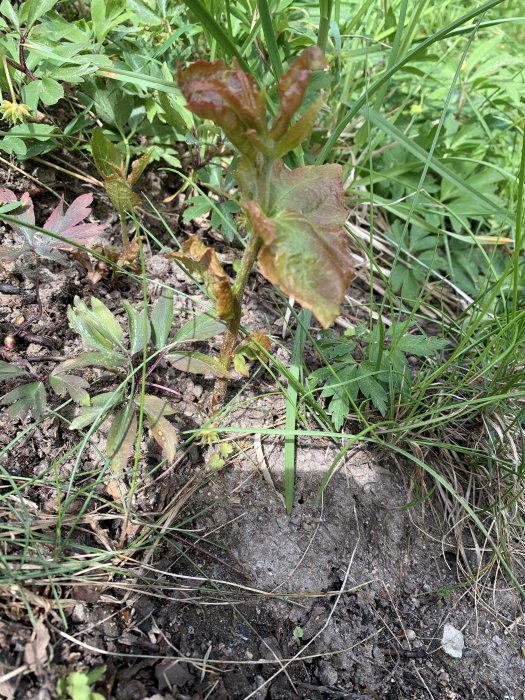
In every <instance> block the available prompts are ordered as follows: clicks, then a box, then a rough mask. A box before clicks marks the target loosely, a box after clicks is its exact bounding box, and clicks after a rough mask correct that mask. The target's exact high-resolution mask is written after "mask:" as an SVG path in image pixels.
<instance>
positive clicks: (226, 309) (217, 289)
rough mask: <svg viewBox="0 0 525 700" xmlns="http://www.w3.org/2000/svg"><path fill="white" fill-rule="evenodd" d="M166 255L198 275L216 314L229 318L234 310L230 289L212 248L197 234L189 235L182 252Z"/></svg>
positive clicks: (222, 317) (189, 271) (221, 317)
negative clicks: (202, 280) (204, 284)
mask: <svg viewBox="0 0 525 700" xmlns="http://www.w3.org/2000/svg"><path fill="white" fill-rule="evenodd" d="M166 257H167V258H170V259H172V260H176V261H177V262H179V263H180V264H181V265H182V267H183V268H184V269H185V270H186V272H188V273H189V274H198V275H200V276H201V277H202V278H203V279H204V281H205V283H206V286H207V289H208V292H209V293H210V294H211V296H212V297H213V298H214V300H215V306H216V309H217V316H218V317H219V318H220V319H224V320H226V319H229V318H231V316H232V315H233V311H234V307H233V304H234V302H233V295H232V290H231V287H230V283H229V281H228V275H227V274H226V273H225V272H224V269H223V267H222V265H221V263H220V262H219V258H218V257H217V253H216V252H215V251H214V250H213V248H209V247H208V246H206V245H205V244H204V243H203V242H202V241H201V240H199V239H198V238H197V236H190V238H188V240H187V241H185V242H184V244H183V246H182V252H176V253H168V254H167V255H166Z"/></svg>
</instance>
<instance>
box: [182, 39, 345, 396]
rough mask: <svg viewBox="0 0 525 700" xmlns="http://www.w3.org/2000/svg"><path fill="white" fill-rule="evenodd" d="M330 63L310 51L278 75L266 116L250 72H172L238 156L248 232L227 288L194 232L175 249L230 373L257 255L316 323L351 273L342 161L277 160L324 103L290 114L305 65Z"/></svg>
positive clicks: (218, 68) (328, 315) (218, 66)
mask: <svg viewBox="0 0 525 700" xmlns="http://www.w3.org/2000/svg"><path fill="white" fill-rule="evenodd" d="M325 67H326V60H325V58H324V55H323V53H322V51H321V50H320V49H319V48H318V47H315V46H312V47H310V48H308V49H306V50H305V51H304V52H303V53H302V54H301V55H300V56H299V57H298V58H297V59H296V61H295V62H294V63H293V64H292V65H291V66H290V68H289V70H288V71H287V72H286V73H284V74H283V75H282V76H281V78H280V79H279V83H278V94H279V99H280V105H279V109H278V111H277V114H276V116H275V117H274V118H273V120H271V122H270V121H269V119H268V115H267V110H266V102H265V98H264V94H263V93H261V92H260V91H259V88H258V86H257V83H256V80H255V78H254V77H253V76H252V75H250V74H249V73H245V72H244V71H242V70H240V69H239V67H238V65H237V64H236V63H235V62H234V64H233V67H231V68H230V67H228V66H227V65H226V64H225V63H224V62H223V61H214V62H212V63H209V62H207V61H197V62H196V63H193V64H192V65H190V66H189V67H188V68H186V69H185V70H182V69H181V68H179V70H178V84H179V87H180V89H181V92H182V94H183V95H184V97H185V98H186V100H187V104H188V108H189V109H190V110H191V111H192V112H194V113H195V114H196V115H197V116H199V117H202V118H207V119H211V120H212V121H214V122H215V123H216V124H217V125H218V126H220V127H221V128H222V130H223V131H224V133H225V135H226V137H227V138H228V139H229V140H230V141H231V143H232V144H233V146H234V147H235V148H236V150H237V151H238V152H239V154H240V160H239V165H238V167H237V170H236V171H235V177H236V179H237V182H238V183H239V188H240V195H241V197H240V203H241V206H242V209H243V210H244V213H245V214H246V216H247V219H248V222H249V225H250V228H251V232H250V235H249V239H248V242H247V245H246V250H245V253H244V256H243V258H242V262H241V265H240V268H239V271H238V274H237V277H236V279H235V282H234V284H233V285H232V286H231V285H230V284H229V281H228V279H227V276H226V274H225V273H224V271H223V270H222V267H221V265H220V263H219V261H218V259H217V257H216V255H215V253H214V251H213V250H212V249H211V248H207V247H206V246H205V245H204V244H203V243H201V242H200V241H199V240H198V239H197V238H195V237H192V238H190V239H189V241H187V242H186V243H185V245H184V246H183V249H182V252H178V253H171V254H170V255H171V257H173V258H175V259H176V260H178V262H179V263H181V264H182V266H183V267H185V268H186V269H188V270H189V271H190V272H193V273H195V272H198V273H200V274H201V275H202V276H203V277H204V278H205V280H206V282H207V284H208V289H209V290H210V292H211V293H212V296H213V297H214V298H215V302H216V310H217V315H218V317H219V318H220V319H223V320H224V321H225V322H226V325H227V330H226V334H225V338H224V342H223V345H222V349H221V358H220V362H221V365H222V367H223V368H224V371H225V372H228V371H229V368H230V365H231V363H232V360H233V359H234V356H235V350H236V346H237V337H238V333H239V327H240V321H241V304H242V298H243V294H244V288H245V286H246V282H247V279H248V276H249V274H250V271H251V269H252V268H253V266H254V264H255V262H256V260H258V262H259V269H260V271H261V272H262V274H263V275H264V276H265V277H266V278H267V279H268V280H269V281H270V282H272V283H274V284H276V285H277V286H278V287H279V288H280V289H281V290H282V291H283V292H284V293H285V294H287V295H290V296H293V297H294V298H295V299H297V300H298V301H299V302H300V303H301V304H302V305H303V306H305V307H306V308H308V309H311V310H312V311H313V313H314V314H315V316H316V317H317V319H318V320H319V322H320V323H321V325H322V326H323V327H325V328H326V327H328V326H329V325H330V324H331V323H333V321H334V320H335V319H336V317H337V315H338V313H339V307H340V304H341V302H342V300H343V298H344V294H345V292H346V289H347V287H348V284H349V283H350V281H351V279H352V277H353V270H354V265H353V260H352V256H351V254H350V251H349V249H348V247H347V244H346V240H345V233H344V223H345V221H346V210H345V206H344V191H343V185H342V168H341V166H340V165H335V164H334V165H320V166H313V165H311V166H305V167H300V168H297V169H295V170H289V169H287V168H286V167H285V165H284V163H283V160H282V158H283V157H284V156H285V155H286V154H287V153H288V152H289V151H291V150H293V149H295V148H297V147H298V146H300V145H301V143H303V141H304V140H305V139H306V138H307V137H308V136H309V134H310V132H311V130H312V128H313V125H314V122H315V119H316V117H317V114H318V112H319V110H320V108H321V105H322V103H323V96H322V95H321V96H320V97H318V99H317V100H316V101H315V102H314V103H313V104H312V105H311V106H310V107H308V108H307V109H305V110H304V111H303V112H302V114H301V115H300V116H299V117H298V118H297V119H296V120H295V122H294V117H295V116H296V115H297V114H298V112H299V110H300V109H301V106H302V104H303V101H304V98H305V95H306V90H307V87H308V83H309V80H310V76H311V72H312V70H315V69H323V68H325ZM226 388H227V379H219V380H218V382H217V384H216V388H215V392H214V397H213V403H214V405H218V404H220V403H221V402H222V400H223V398H224V395H225V392H226Z"/></svg>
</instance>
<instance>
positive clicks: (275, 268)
mask: <svg viewBox="0 0 525 700" xmlns="http://www.w3.org/2000/svg"><path fill="white" fill-rule="evenodd" d="M270 200H271V211H272V216H271V217H268V216H265V215H264V213H263V211H262V210H261V208H260V206H259V205H258V204H257V202H253V201H252V202H247V203H246V204H245V205H244V208H245V210H246V211H247V213H248V214H249V216H250V219H251V221H252V226H253V229H254V231H255V233H256V235H257V236H260V238H262V240H263V246H262V248H261V252H260V254H259V264H260V268H261V272H262V273H263V275H264V276H265V277H266V278H267V279H269V280H270V282H273V283H274V284H276V285H277V286H278V287H279V288H280V289H282V291H283V292H285V293H286V294H288V295H290V296H293V297H294V298H295V299H297V300H298V301H299V302H300V303H301V304H302V305H303V306H305V307H306V308H307V309H310V310H311V311H313V313H314V314H315V315H316V316H317V318H318V319H319V321H320V322H321V324H322V325H323V326H324V327H325V328H326V327H328V326H329V325H330V324H331V323H333V321H335V319H336V318H337V316H338V315H339V307H340V305H341V302H342V301H343V298H344V295H345V292H346V289H347V287H348V285H349V283H350V281H351V279H352V277H353V275H354V264H353V259H352V256H351V254H350V250H349V248H348V245H347V242H346V236H345V233H344V229H343V226H344V223H345V221H346V210H345V207H344V200H343V185H342V169H341V166H340V165H323V166H307V167H304V168H297V170H291V171H290V170H284V169H283V167H282V166H281V165H280V164H279V165H276V166H275V168H274V173H273V176H272V181H271V197H270Z"/></svg>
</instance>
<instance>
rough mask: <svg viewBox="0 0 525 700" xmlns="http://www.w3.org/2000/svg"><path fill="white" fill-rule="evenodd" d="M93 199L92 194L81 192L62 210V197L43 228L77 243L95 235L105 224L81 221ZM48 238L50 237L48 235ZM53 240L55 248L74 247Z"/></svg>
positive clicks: (88, 210) (88, 212) (89, 210)
mask: <svg viewBox="0 0 525 700" xmlns="http://www.w3.org/2000/svg"><path fill="white" fill-rule="evenodd" d="M92 201H93V195H92V194H91V193H89V194H82V195H80V197H77V198H76V199H75V200H73V202H72V203H71V204H70V205H69V207H68V208H67V209H66V211H65V212H64V198H62V199H61V200H60V203H59V204H58V205H57V206H56V207H55V209H53V211H52V212H51V216H50V217H49V218H48V219H47V221H46V223H45V224H44V226H43V228H45V229H46V231H51V232H53V233H58V234H59V235H60V236H63V237H64V238H70V239H71V240H72V241H76V242H77V243H81V244H83V243H85V242H86V241H87V240H88V238H92V237H93V236H97V235H98V234H99V233H101V232H102V231H104V229H105V228H106V225H105V224H93V223H81V222H82V221H84V219H86V218H87V217H88V216H89V215H90V214H91V207H90V206H89V205H90V204H91V202H92ZM48 238H50V237H49V236H48ZM54 240H55V244H56V246H57V248H74V246H73V245H71V244H69V243H65V242H63V241H57V240H56V239H54Z"/></svg>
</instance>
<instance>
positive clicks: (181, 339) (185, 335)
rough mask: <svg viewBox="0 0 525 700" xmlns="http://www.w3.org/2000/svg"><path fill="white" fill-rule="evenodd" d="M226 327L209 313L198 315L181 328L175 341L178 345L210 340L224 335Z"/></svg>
mask: <svg viewBox="0 0 525 700" xmlns="http://www.w3.org/2000/svg"><path fill="white" fill-rule="evenodd" d="M225 330H226V325H225V323H223V321H219V320H217V319H216V318H214V317H213V316H211V315H210V314H208V313H203V314H198V315H197V316H194V317H193V318H190V320H189V321H186V323H185V324H184V325H183V326H181V328H179V330H178V331H177V333H176V334H175V337H174V338H173V340H174V341H175V342H177V343H185V342H189V341H194V342H197V341H200V340H209V339H210V338H213V337H215V336H216V335H220V334H221V333H224V331H225Z"/></svg>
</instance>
